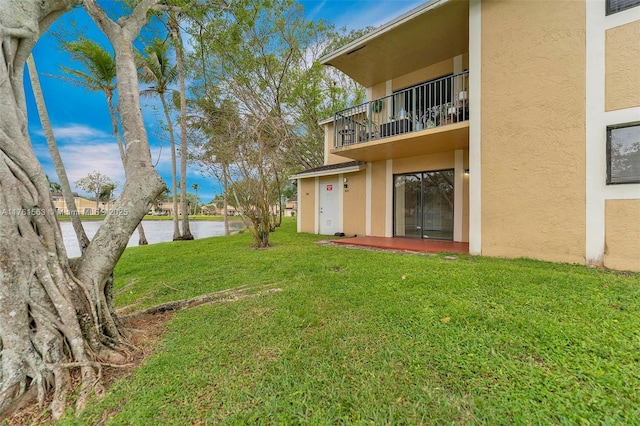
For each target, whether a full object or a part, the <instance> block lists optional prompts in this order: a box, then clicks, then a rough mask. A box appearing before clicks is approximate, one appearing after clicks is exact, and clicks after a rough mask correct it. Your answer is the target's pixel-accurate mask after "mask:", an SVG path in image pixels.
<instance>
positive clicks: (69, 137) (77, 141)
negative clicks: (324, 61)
mask: <svg viewBox="0 0 640 426" xmlns="http://www.w3.org/2000/svg"><path fill="white" fill-rule="evenodd" d="M99 3H100V4H102V5H105V6H106V4H107V3H109V2H108V1H100V2H99ZM300 3H301V4H302V5H303V7H304V9H305V15H306V17H307V19H309V20H318V19H324V20H326V21H329V22H332V23H334V24H335V25H336V27H338V28H342V27H346V28H347V29H359V28H363V27H365V26H368V25H372V26H379V25H381V24H384V23H385V22H387V21H389V20H391V19H394V18H395V17H397V16H400V15H401V14H403V13H405V12H407V11H409V10H411V9H413V8H415V7H417V6H418V5H420V4H421V3H423V1H421V0H385V1H380V0H368V1H363V0H357V1H343V0H321V1H317V0H316V1H314V0H307V1H300ZM73 26H77V28H78V29H80V30H81V31H82V32H83V33H84V35H85V36H86V37H87V38H90V39H93V40H95V41H97V42H99V43H101V44H103V45H105V46H107V45H108V42H107V41H106V38H105V37H104V35H102V33H101V32H100V31H99V29H98V28H97V27H96V26H95V24H93V22H92V21H91V19H90V18H89V17H88V15H86V13H85V12H84V10H82V8H76V9H74V10H72V11H70V12H68V13H67V14H65V15H63V16H62V17H60V18H59V19H58V20H57V21H56V22H55V24H54V25H53V26H52V27H51V28H50V30H49V31H48V32H47V33H45V34H43V35H42V37H41V38H40V40H39V41H38V43H37V44H36V46H35V48H34V51H33V55H34V58H35V61H36V67H37V70H38V74H39V76H40V83H41V86H42V91H43V94H44V98H45V102H46V104H47V108H48V113H49V118H50V120H51V124H52V126H53V130H54V135H55V137H56V141H57V144H58V147H59V150H60V153H61V156H62V160H63V162H64V164H65V168H66V171H67V175H68V177H69V181H70V183H71V186H72V189H73V190H74V191H77V192H79V193H80V194H85V192H84V191H82V190H81V189H79V188H77V187H76V186H75V185H74V182H75V181H77V180H78V179H80V178H82V177H84V176H87V175H88V174H89V173H92V172H94V171H97V172H100V173H102V174H105V175H107V176H109V177H110V178H111V179H113V180H114V181H116V182H118V183H119V184H120V186H119V187H120V188H122V185H123V184H124V181H125V178H124V170H123V168H122V164H121V161H120V154H119V153H118V146H117V144H116V141H115V136H114V135H113V133H112V131H111V120H110V118H109V111H108V109H107V103H106V98H105V96H104V94H102V93H99V92H89V91H87V90H86V89H84V88H81V87H78V86H74V85H72V84H70V83H69V82H67V81H65V80H62V79H60V78H57V77H56V76H61V75H63V73H62V70H61V69H60V65H66V66H69V67H74V66H76V64H75V63H74V62H71V61H70V60H69V56H68V54H65V53H64V52H62V51H61V49H60V47H59V45H58V41H57V40H56V39H55V38H54V37H53V36H52V32H60V31H61V30H63V29H65V28H71V27H73ZM25 90H26V98H27V114H28V118H29V134H30V136H31V141H32V144H33V147H34V150H35V153H36V156H37V157H38V159H39V160H40V162H41V164H42V166H43V168H44V170H45V173H46V174H47V175H48V176H49V178H50V179H51V180H52V181H54V182H59V179H58V177H57V174H56V172H55V169H54V167H53V163H52V161H51V157H50V154H49V150H48V148H47V144H46V140H45V138H44V133H43V132H42V127H41V125H40V120H39V118H38V114H37V110H36V107H35V101H34V99H33V94H32V91H31V85H30V84H29V81H28V73H26V72H25ZM141 102H142V111H143V117H144V120H145V126H146V128H147V132H148V135H149V143H150V147H151V155H152V158H153V161H154V164H155V167H156V170H157V171H158V173H159V174H160V175H161V176H162V177H163V179H164V181H165V182H166V183H167V186H169V184H170V182H171V162H170V158H171V157H170V156H171V154H170V151H169V147H168V141H167V140H166V139H167V137H166V135H165V132H163V131H162V125H163V123H164V121H163V115H162V114H161V111H160V110H159V109H158V102H156V101H153V100H151V99H148V98H146V99H145V98H143V99H142V100H141ZM178 137H179V136H176V138H178ZM178 141H179V139H178ZM178 167H179V166H178ZM194 183H197V184H198V196H199V197H200V199H201V200H202V202H204V203H207V202H209V201H211V199H213V198H214V196H215V195H216V194H220V193H221V192H222V190H221V186H220V185H219V183H218V182H217V181H216V180H215V178H213V177H211V176H207V175H206V173H204V172H203V171H201V170H200V169H199V168H198V167H197V166H196V165H194V164H190V165H189V166H188V172H187V191H188V192H192V193H193V192H195V191H194V190H193V189H192V186H193V184H194ZM117 193H119V191H118V192H117Z"/></svg>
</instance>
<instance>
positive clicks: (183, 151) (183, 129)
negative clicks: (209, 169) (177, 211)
mask: <svg viewBox="0 0 640 426" xmlns="http://www.w3.org/2000/svg"><path fill="white" fill-rule="evenodd" d="M168 24H169V28H170V29H171V36H172V38H173V41H174V45H175V49H176V67H177V70H178V80H179V82H180V175H181V176H182V184H181V186H180V192H181V194H180V195H181V198H180V203H181V205H182V211H183V212H186V211H187V94H186V89H185V84H184V67H183V62H184V61H183V56H184V55H183V52H184V49H183V45H182V35H181V34H180V25H179V23H178V17H177V16H176V12H175V10H173V9H170V10H169V20H168ZM182 239H183V240H193V235H192V234H191V230H190V229H189V216H188V215H186V214H183V216H182Z"/></svg>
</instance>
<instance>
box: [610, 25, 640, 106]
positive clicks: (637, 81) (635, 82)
mask: <svg viewBox="0 0 640 426" xmlns="http://www.w3.org/2000/svg"><path fill="white" fill-rule="evenodd" d="M605 39H606V45H605V58H606V59H605V63H606V66H605V71H606V77H605V82H606V90H605V109H606V110H607V111H612V110H616V109H622V108H631V107H637V106H640V21H635V22H632V23H629V24H626V25H621V26H619V27H615V28H611V29H610V30H607V32H606V38H605Z"/></svg>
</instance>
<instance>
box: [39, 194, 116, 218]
mask: <svg viewBox="0 0 640 426" xmlns="http://www.w3.org/2000/svg"><path fill="white" fill-rule="evenodd" d="M51 198H52V200H53V208H54V209H55V211H56V214H58V215H68V214H69V208H68V207H67V203H66V202H65V200H64V197H63V195H62V193H61V192H53V193H51ZM73 200H74V202H75V204H76V210H77V211H78V213H79V214H81V215H87V216H91V215H98V214H101V213H102V214H104V213H106V212H107V211H109V210H110V209H111V208H112V207H113V200H110V201H106V202H103V201H99V202H98V208H97V209H96V200H95V198H94V199H89V198H86V197H82V196H80V195H79V194H78V193H77V192H74V193H73Z"/></svg>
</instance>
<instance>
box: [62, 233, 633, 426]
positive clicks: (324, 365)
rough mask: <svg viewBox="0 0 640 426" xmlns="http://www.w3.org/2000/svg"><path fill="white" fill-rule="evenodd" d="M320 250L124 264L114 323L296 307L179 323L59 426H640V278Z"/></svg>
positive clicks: (133, 255)
mask: <svg viewBox="0 0 640 426" xmlns="http://www.w3.org/2000/svg"><path fill="white" fill-rule="evenodd" d="M321 238H322V237H318V236H312V235H297V234H296V233H295V225H294V223H293V222H291V221H288V222H286V223H285V225H284V226H283V228H282V229H279V230H278V231H277V232H276V233H274V234H273V235H272V241H273V243H274V246H273V247H272V248H270V249H268V250H254V249H252V248H250V247H249V246H250V244H251V240H250V236H249V235H246V234H244V235H236V236H231V237H218V238H210V239H203V240H198V241H192V242H174V243H165V244H157V245H151V246H147V247H136V248H131V249H127V250H126V252H125V254H124V256H123V258H122V260H121V262H120V264H119V265H118V268H117V270H116V280H117V283H116V287H117V288H121V287H122V286H124V285H126V284H129V283H130V282H131V281H132V280H134V279H135V280H136V281H135V283H134V284H133V285H132V286H131V287H130V288H129V289H128V290H127V291H125V292H123V293H120V294H119V295H118V297H117V299H116V302H117V304H118V305H119V306H123V305H128V304H131V303H137V305H136V306H137V307H146V306H151V305H154V304H157V303H161V302H165V301H169V300H176V299H182V298H186V297H192V296H195V295H199V294H203V293H210V292H214V291H217V290H221V289H227V288H232V287H236V286H240V285H249V286H251V287H256V288H257V287H260V286H269V287H278V288H281V289H283V291H282V292H279V293H272V294H269V295H265V296H260V297H256V298H251V299H244V300H240V301H237V302H233V303H227V304H218V305H206V306H201V307H198V308H195V309H191V310H187V311H183V312H179V313H177V314H176V315H175V316H174V317H173V320H172V321H171V322H170V324H169V325H168V331H167V333H166V336H165V337H164V340H163V343H162V344H161V346H160V348H159V349H158V350H157V352H156V353H155V354H154V355H152V356H151V357H150V358H149V359H148V360H147V362H146V363H145V365H144V366H143V367H141V368H139V369H138V370H136V372H135V373H134V374H133V375H132V376H131V377H129V378H127V379H122V380H120V381H118V382H117V383H116V384H115V385H114V386H113V387H112V388H111V390H110V391H109V393H108V395H107V397H106V398H105V399H104V400H103V401H101V402H99V403H96V404H95V405H92V406H91V407H89V408H88V409H87V411H86V412H85V413H84V414H83V415H82V416H80V417H78V418H75V417H71V416H70V417H67V418H66V419H65V420H64V423H69V424H71V423H75V424H94V423H96V422H97V421H98V420H99V419H101V418H102V416H103V412H104V411H109V412H113V417H111V418H110V420H109V424H115V425H118V424H136V425H137V424H139V425H149V424H198V422H201V423H199V424H234V425H235V424H299V423H305V424H311V425H317V424H376V425H377V424H389V425H395V424H437V425H441V424H491V425H496V424H505V425H511V424H640V368H639V365H640V330H639V327H638V324H640V275H638V274H629V273H620V272H607V271H601V270H596V269H589V268H585V267H582V266H572V265H559V264H552V263H544V262H537V261H531V260H503V259H491V258H478V257H473V256H458V259H457V260H453V261H452V260H446V259H444V256H435V257H427V256H420V255H413V254H411V255H409V254H395V253H385V252H374V251H364V250H353V249H347V248H342V247H333V246H326V245H325V246H323V245H317V244H315V241H317V240H319V239H321ZM403 277H404V279H403Z"/></svg>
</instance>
